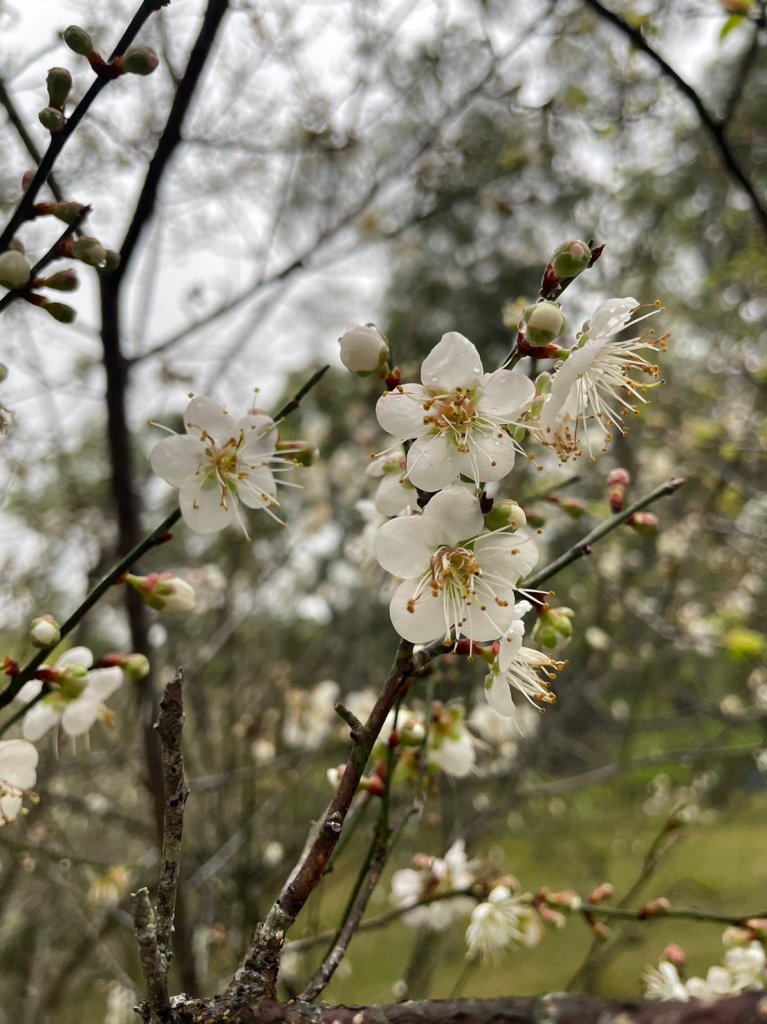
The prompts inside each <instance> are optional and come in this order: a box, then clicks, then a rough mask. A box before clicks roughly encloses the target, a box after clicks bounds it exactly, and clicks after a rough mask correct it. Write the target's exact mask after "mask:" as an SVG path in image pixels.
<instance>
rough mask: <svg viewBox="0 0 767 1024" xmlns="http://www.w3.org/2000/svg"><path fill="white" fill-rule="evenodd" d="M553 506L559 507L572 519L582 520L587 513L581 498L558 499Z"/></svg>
mask: <svg viewBox="0 0 767 1024" xmlns="http://www.w3.org/2000/svg"><path fill="white" fill-rule="evenodd" d="M549 500H550V499H549ZM553 504H555V505H558V506H559V508H561V509H562V511H563V512H564V513H565V514H566V515H568V516H569V517H570V518H571V519H580V518H581V516H583V515H585V512H586V506H585V504H584V503H583V502H582V501H581V499H580V498H557V500H556V501H554V502H553Z"/></svg>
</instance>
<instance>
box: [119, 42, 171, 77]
mask: <svg viewBox="0 0 767 1024" xmlns="http://www.w3.org/2000/svg"><path fill="white" fill-rule="evenodd" d="M159 63H160V61H159V59H158V57H157V54H156V53H155V52H154V50H153V49H151V47H149V46H137V47H135V48H134V49H133V50H128V52H127V53H125V54H123V56H122V57H118V58H117V59H116V60H115V61H114V64H115V65H116V66H117V67H118V68H119V69H120V70H121V71H123V72H124V73H125V74H126V75H151V74H152V72H153V71H154V70H155V68H156V67H157V65H158V64H159Z"/></svg>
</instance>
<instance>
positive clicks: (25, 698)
mask: <svg viewBox="0 0 767 1024" xmlns="http://www.w3.org/2000/svg"><path fill="white" fill-rule="evenodd" d="M42 688H43V684H42V683H41V682H40V680H39V679H30V680H29V682H28V683H24V685H23V686H22V688H21V689H20V690H19V692H18V693H17V694H16V700H20V701H21V703H22V704H29V702H30V701H31V700H34V699H35V697H36V696H37V695H38V693H39V692H40V691H41V690H42Z"/></svg>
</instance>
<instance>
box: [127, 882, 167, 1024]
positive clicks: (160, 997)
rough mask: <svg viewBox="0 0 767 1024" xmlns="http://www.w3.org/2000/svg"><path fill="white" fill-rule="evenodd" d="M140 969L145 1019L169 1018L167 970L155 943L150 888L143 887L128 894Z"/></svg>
mask: <svg viewBox="0 0 767 1024" xmlns="http://www.w3.org/2000/svg"><path fill="white" fill-rule="evenodd" d="M131 902H132V906H133V923H134V926H135V929H136V941H137V942H138V949H139V956H140V958H141V970H142V972H143V974H144V982H145V984H146V992H147V1003H146V1006H145V1007H142V1017H143V1018H144V1021H146V1022H149V1021H165V1020H170V1017H169V1016H168V1014H169V1012H170V1001H169V999H168V970H167V965H166V963H165V958H164V957H163V955H162V954H161V953H160V950H159V947H158V945H157V928H156V923H155V916H154V911H153V910H152V904H151V902H150V900H149V890H148V889H147V888H146V887H144V888H143V889H139V891H138V892H134V893H133V895H132V896H131Z"/></svg>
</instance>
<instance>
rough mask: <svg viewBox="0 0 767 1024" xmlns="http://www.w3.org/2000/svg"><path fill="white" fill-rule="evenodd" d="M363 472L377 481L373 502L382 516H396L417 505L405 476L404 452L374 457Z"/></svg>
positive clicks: (416, 498) (415, 496) (416, 496)
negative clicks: (378, 457) (379, 457)
mask: <svg viewBox="0 0 767 1024" xmlns="http://www.w3.org/2000/svg"><path fill="white" fill-rule="evenodd" d="M365 474H366V476H372V477H373V478H374V479H376V480H378V481H379V484H378V487H377V489H376V493H375V497H374V498H373V504H374V505H375V507H376V511H377V512H380V514H381V515H382V516H398V515H399V514H400V513H401V512H406V511H408V510H409V509H411V508H416V507H417V505H418V494H417V493H416V489H415V487H414V486H413V485H412V484H411V483H410V481H409V480H408V478H407V466H406V462H405V455H404V453H402V454H397V455H391V456H387V457H385V458H381V459H376V460H375V462H371V463H370V465H369V466H368V468H367V470H366V471H365Z"/></svg>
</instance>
